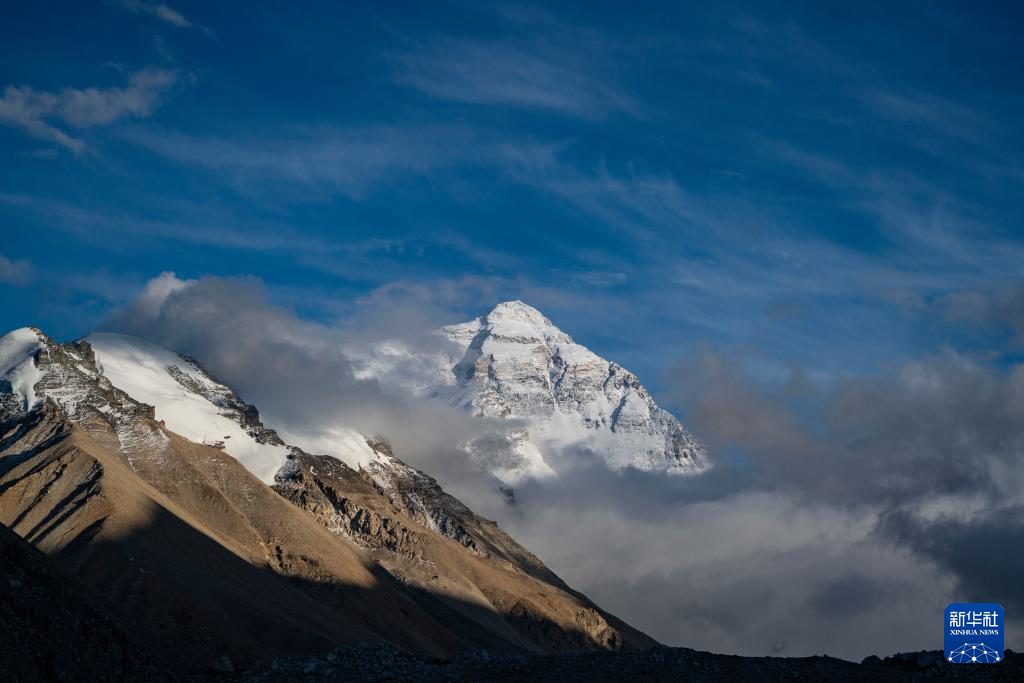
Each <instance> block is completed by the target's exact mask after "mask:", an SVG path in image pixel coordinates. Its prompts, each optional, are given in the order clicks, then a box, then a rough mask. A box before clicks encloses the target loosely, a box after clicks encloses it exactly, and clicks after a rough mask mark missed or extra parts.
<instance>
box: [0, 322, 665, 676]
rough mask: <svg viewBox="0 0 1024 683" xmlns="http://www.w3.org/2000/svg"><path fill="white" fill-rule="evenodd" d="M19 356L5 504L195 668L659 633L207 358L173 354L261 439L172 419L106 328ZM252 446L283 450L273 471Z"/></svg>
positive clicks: (376, 454)
mask: <svg viewBox="0 0 1024 683" xmlns="http://www.w3.org/2000/svg"><path fill="white" fill-rule="evenodd" d="M172 355H173V354H172ZM146 358H147V359H148V360H147V361H146V362H149V364H150V366H152V365H153V363H152V362H151V361H152V359H153V356H146ZM161 358H162V357H161ZM0 361H3V363H2V364H0V365H2V367H0V377H2V383H0V391H2V393H3V395H4V399H3V401H2V406H3V413H2V415H0V421H2V425H0V523H2V524H4V525H7V526H9V527H10V528H11V529H12V530H13V531H14V532H16V533H17V534H18V535H19V536H21V537H22V538H24V539H25V540H26V541H28V542H29V543H31V544H32V545H34V546H35V547H36V548H38V549H39V550H41V551H43V552H44V553H46V554H47V555H49V556H50V557H51V558H53V559H54V560H55V561H56V563H57V564H58V565H59V566H60V568H61V569H62V570H66V571H68V572H69V573H71V574H72V575H74V576H75V577H76V579H77V580H78V581H79V582H80V583H81V585H82V586H83V587H84V589H85V591H86V592H87V594H88V595H89V596H90V597H91V598H92V599H93V600H95V601H96V602H97V603H98V604H99V605H101V606H102V607H103V608H104V609H105V610H107V611H109V612H110V613H111V614H113V615H115V616H116V618H117V621H118V622H119V623H120V624H121V625H122V626H123V628H124V631H125V632H126V633H128V634H129V636H128V637H129V638H131V639H134V640H138V641H140V642H145V643H148V644H150V646H151V648H152V649H153V650H154V651H155V654H156V656H157V657H162V658H165V659H166V660H167V661H173V663H174V666H175V667H177V668H180V669H182V670H199V669H202V668H205V667H207V666H208V665H209V664H210V662H212V661H213V660H214V659H216V658H218V657H220V656H222V655H227V656H229V657H231V658H232V659H235V660H239V659H240V660H244V659H245V658H251V657H257V656H258V657H268V656H276V655H295V654H314V653H318V652H324V651H326V650H328V649H330V648H332V647H334V646H336V645H339V644H344V643H355V642H382V643H388V644H390V645H393V646H395V647H397V648H399V649H401V650H405V651H408V652H412V653H418V654H423V655H431V656H449V655H453V654H458V653H463V652H469V651H475V650H480V649H486V650H488V651H490V652H492V653H496V654H507V655H514V654H537V653H545V652H559V651H589V650H602V649H604V650H617V649H621V648H626V649H629V648H637V647H647V646H650V645H652V644H653V641H651V639H649V638H647V637H646V636H644V635H643V634H641V633H639V632H638V631H636V630H634V629H632V628H630V627H629V626H627V625H625V624H623V623H621V622H620V621H618V620H616V619H615V618H614V617H612V616H610V615H608V614H606V613H604V612H602V611H601V610H600V609H599V608H597V607H596V606H595V605H593V603H591V602H590V601H589V600H587V599H586V598H585V597H584V596H582V595H580V594H578V593H575V592H574V591H572V590H571V589H569V588H568V586H566V585H565V584H564V583H563V582H562V581H561V580H560V579H558V577H557V576H555V575H554V574H553V573H552V572H551V571H550V570H549V569H547V568H546V567H545V566H544V565H543V563H541V561H540V560H539V559H537V558H536V557H535V556H533V555H532V554H530V553H529V552H528V551H526V550H525V549H524V548H522V547H521V546H519V545H518V544H517V543H515V541H513V540H512V539H511V538H509V537H508V536H507V535H506V534H504V533H503V532H502V531H501V530H500V529H499V528H498V527H497V525H496V524H494V523H493V522H490V521H488V520H484V519H481V518H479V517H478V516H476V515H475V514H474V513H473V512H472V511H471V510H469V509H468V508H467V507H465V506H464V505H462V504H461V503H460V502H459V501H458V500H456V499H455V498H453V497H451V496H449V495H448V494H446V493H444V491H443V490H442V489H441V488H440V487H439V486H438V485H437V483H436V482H435V481H434V480H433V479H431V478H430V477H428V476H427V475H425V474H423V473H421V472H418V471H416V470H414V469H412V468H410V467H408V466H406V465H405V464H404V463H402V462H401V461H399V460H397V459H396V458H394V456H393V455H392V454H391V453H390V451H389V450H388V449H387V446H386V444H384V443H382V442H378V441H370V442H367V443H366V444H365V448H366V451H367V452H369V453H371V454H372V457H370V458H369V459H368V460H366V461H365V462H363V463H362V464H360V465H359V466H358V467H352V466H350V465H348V464H346V463H345V462H342V461H341V460H338V459H335V458H332V457H328V456H316V455H311V454H308V453H304V452H303V451H301V450H299V449H297V448H291V447H288V446H287V445H286V444H283V443H282V442H281V441H280V439H279V438H277V435H276V434H274V433H273V432H272V431H271V430H269V429H266V428H265V427H263V425H262V424H260V422H259V416H258V413H256V411H255V409H253V408H252V407H251V406H247V405H245V404H244V403H242V402H241V401H240V400H239V399H238V397H237V396H235V395H234V394H233V392H230V390H228V389H226V388H225V387H222V386H221V385H216V383H215V382H213V380H212V379H210V378H209V376H208V375H206V374H205V373H203V372H202V370H201V368H198V366H197V365H196V364H195V363H194V362H193V361H191V360H188V359H181V358H178V360H177V361H174V364H173V365H167V366H166V367H163V368H159V367H157V369H159V370H163V371H166V372H167V373H169V374H170V375H171V377H172V378H173V379H174V381H175V382H176V383H177V385H178V386H180V387H182V392H183V393H182V394H181V396H180V397H179V398H180V400H181V401H182V402H197V401H200V399H202V400H206V401H208V402H211V404H212V405H214V406H215V407H216V410H215V411H213V412H211V413H209V415H208V417H209V419H211V420H213V421H214V422H213V424H215V426H216V428H217V429H219V430H220V431H222V432H228V433H225V434H219V435H215V434H211V435H210V436H211V437H212V436H220V437H227V436H234V437H235V442H239V441H240V440H242V439H244V438H249V439H252V443H255V444H256V446H253V445H252V444H249V443H247V444H244V445H243V446H234V445H225V444H224V443H223V442H221V443H217V442H216V440H213V439H204V440H206V441H207V443H201V442H197V441H196V440H191V439H188V438H185V437H184V436H182V435H181V434H178V433H176V432H175V431H172V430H171V429H170V428H169V427H168V425H167V423H166V422H164V421H163V416H162V415H161V412H160V410H161V409H160V407H159V406H158V407H156V408H154V406H151V405H148V404H146V403H143V402H141V401H139V400H136V398H134V397H133V396H132V395H130V394H129V393H125V391H122V390H121V388H120V387H118V386H116V385H115V384H112V383H111V381H110V379H109V378H108V377H107V376H106V375H105V374H104V371H103V370H104V368H103V363H102V362H98V359H97V354H96V353H94V351H93V348H92V347H91V346H90V344H89V343H87V342H78V343H73V344H63V345H60V344H56V343H54V342H53V341H51V340H50V339H48V338H46V337H45V336H44V335H42V333H39V332H38V331H34V330H20V331H18V332H16V333H12V335H8V336H7V337H4V338H3V339H0ZM139 362H142V361H139ZM156 365H157V366H159V363H157V364H156ZM149 369H150V370H152V369H153V367H150V368H149ZM122 370H123V368H122ZM207 380H208V381H207ZM211 396H212V397H213V398H211ZM160 400H163V399H162V398H161V399H160ZM188 405H189V406H192V408H195V407H196V406H199V407H202V408H203V409H204V410H205V406H202V405H200V404H199V403H196V404H195V406H193V405H192V403H188ZM196 409H197V410H198V408H196ZM184 414H187V415H192V414H199V413H188V412H187V411H186V413H184ZM202 414H203V415H207V413H202ZM221 418H223V419H225V420H228V421H230V422H231V424H234V425H236V427H237V428H238V430H239V431H238V432H237V433H236V432H231V431H230V430H229V429H225V428H224V427H225V423H223V422H220V421H218V420H220V419H221ZM176 419H180V414H176ZM204 419H205V418H204ZM257 446H268V448H259V447H257ZM233 448H243V449H244V453H245V454H247V455H249V456H252V458H253V462H256V463H257V465H258V468H264V470H261V472H264V471H265V466H266V464H267V463H268V462H270V460H268V458H278V457H280V458H281V462H280V466H279V467H278V469H277V471H276V473H275V474H274V476H273V478H272V479H271V481H269V482H265V481H264V480H263V479H266V475H265V474H262V473H261V476H259V477H258V476H256V475H255V474H254V472H253V471H251V470H250V469H247V466H245V465H243V463H242V462H241V461H240V459H239V458H236V457H234V455H233V453H232V449H233ZM254 467H255V466H254ZM268 484H269V485H268Z"/></svg>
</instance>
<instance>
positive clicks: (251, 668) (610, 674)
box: [210, 645, 1024, 683]
mask: <svg viewBox="0 0 1024 683" xmlns="http://www.w3.org/2000/svg"><path fill="white" fill-rule="evenodd" d="M217 668H219V669H220V671H218V672H213V671H211V676H210V680H211V681H225V682H226V681H245V682H246V683H256V682H257V681H268V682H269V681H275V682H276V681H303V682H309V683H312V682H314V681H318V682H319V681H324V682H327V681H352V680H358V681H523V680H530V681H558V682H560V683H564V682H565V681H572V680H587V681H622V680H628V679H630V678H638V679H642V680H644V681H679V680H684V681H826V680H827V681H921V680H942V679H950V680H963V681H1024V655H1018V654H1015V653H1013V652H1011V651H1007V653H1006V658H1005V659H1004V661H1002V662H1000V663H998V664H976V665H975V664H950V663H948V662H946V660H945V659H944V658H943V657H942V653H941V652H940V651H934V652H912V653H901V654H898V655H893V656H892V657H887V658H885V659H879V658H877V657H869V658H867V659H866V660H865V661H864V662H863V663H860V664H858V663H855V662H848V661H845V660H842V659H836V658H834V657H787V658H782V657H739V656H735V655H716V654H711V653H708V652H698V651H696V650H689V649H686V648H670V647H656V648H653V649H650V650H644V651H639V652H619V653H590V654H567V655H550V656H543V657H524V658H517V659H499V658H492V657H489V656H487V654H486V653H479V654H477V655H474V656H470V657H463V658H460V659H455V660H443V659H430V658H424V657H416V656H413V655H407V654H403V653H400V652H397V651H395V650H393V649H391V648H389V647H387V646H376V645H375V646H370V645H367V646H356V647H347V648H339V649H337V650H334V651H333V652H331V653H329V654H326V655H323V656H320V657H314V658H300V659H287V660H272V661H269V662H249V663H239V664H238V665H237V667H236V665H235V663H233V662H230V661H228V660H226V659H221V660H220V661H219V662H217Z"/></svg>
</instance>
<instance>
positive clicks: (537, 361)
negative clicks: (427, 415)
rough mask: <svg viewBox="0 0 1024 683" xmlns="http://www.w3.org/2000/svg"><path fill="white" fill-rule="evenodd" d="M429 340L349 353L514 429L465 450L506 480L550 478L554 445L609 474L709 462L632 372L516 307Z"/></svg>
mask: <svg viewBox="0 0 1024 683" xmlns="http://www.w3.org/2000/svg"><path fill="white" fill-rule="evenodd" d="M438 335H439V336H440V337H441V338H442V339H444V340H445V341H446V342H447V345H446V347H447V348H446V350H445V351H444V352H436V351H431V352H428V353H424V352H420V351H417V350H414V349H411V348H409V347H408V346H406V345H402V344H400V343H397V342H388V343H384V344H380V345H378V346H376V347H375V348H373V349H371V350H369V351H366V350H364V351H362V352H356V353H354V354H353V355H354V358H355V361H356V363H357V364H358V365H359V367H360V370H361V373H362V376H364V377H374V378H378V379H380V380H382V381H384V382H391V383H398V384H400V385H402V386H404V388H405V389H407V390H408V391H411V392H413V393H415V394H417V395H420V396H424V397H433V398H438V399H441V400H443V401H446V402H448V403H450V404H452V405H455V406H459V407H462V408H464V409H465V410H467V411H469V412H471V413H473V414H474V415H478V416H480V417H490V418H505V419H508V420H511V421H513V422H514V423H515V424H516V425H521V427H518V428H513V429H509V430H505V431H503V432H502V433H500V434H497V435H494V436H492V437H486V438H482V439H478V440H476V441H475V442H473V443H469V444H467V445H466V449H467V451H468V453H469V454H470V455H471V456H476V457H478V458H479V459H480V460H483V461H486V462H488V463H491V464H492V473H493V474H494V475H495V476H497V477H498V478H499V479H500V480H502V481H504V482H506V483H509V484H514V483H516V481H518V480H520V479H521V478H522V477H525V476H532V477H542V478H543V477H547V476H553V475H554V474H555V470H556V469H557V467H555V466H553V465H554V463H553V462H552V461H553V459H554V456H555V454H556V453H558V452H559V451H561V450H563V449H573V450H576V451H581V452H587V453H590V454H591V455H593V456H594V457H599V458H602V459H603V460H604V461H605V462H606V463H607V464H608V465H609V466H610V467H611V468H613V469H623V468H627V467H632V468H636V469H640V470H648V471H663V472H666V473H669V474H693V473H698V472H701V471H703V470H705V469H707V467H708V466H709V462H708V457H707V452H706V450H705V448H704V447H703V446H702V445H701V444H700V443H699V442H698V441H697V440H696V439H695V438H694V437H693V435H692V434H690V432H688V431H687V430H686V428H685V427H683V425H682V424H681V423H680V422H679V420H677V419H676V418H675V417H673V416H672V415H671V414H670V413H668V412H667V411H665V410H663V409H661V408H660V407H659V406H658V405H657V403H655V401H654V399H653V398H652V397H651V395H650V393H649V392H648V391H647V389H645V388H644V386H643V384H641V383H640V380H639V379H637V377H636V375H634V374H633V373H631V372H629V371H628V370H626V369H625V368H623V367H622V366H620V365H618V364H617V363H614V362H611V361H608V360H605V359H603V358H601V357H599V356H597V355H596V354H594V353H593V352H592V351H590V350H589V349H587V348H586V347H584V346H582V345H581V344H577V343H576V342H575V341H573V339H572V338H571V337H570V336H569V335H568V334H566V333H565V332H563V331H562V330H560V329H558V327H556V326H555V325H554V323H552V322H551V321H550V320H549V319H548V318H546V317H545V316H544V315H543V314H542V313H541V312H540V311H538V310H537V309H535V308H533V307H531V306H528V305H527V304H525V303H523V302H522V301H506V302H504V303H500V304H498V305H497V306H495V307H494V309H493V310H492V311H491V312H489V313H487V314H486V315H484V316H481V317H479V318H477V319H475V320H471V321H469V322H465V323H462V324H458V325H451V326H448V327H444V328H442V329H441V330H440V331H439V332H438Z"/></svg>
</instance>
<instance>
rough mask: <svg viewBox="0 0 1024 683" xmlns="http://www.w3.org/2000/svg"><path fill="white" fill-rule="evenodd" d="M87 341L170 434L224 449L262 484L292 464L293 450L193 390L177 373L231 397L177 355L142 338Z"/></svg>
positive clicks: (109, 373) (105, 369) (107, 371)
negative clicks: (265, 438)
mask: <svg viewBox="0 0 1024 683" xmlns="http://www.w3.org/2000/svg"><path fill="white" fill-rule="evenodd" d="M86 341H87V342H89V344H90V345H91V346H92V348H93V351H94V352H95V354H96V365H97V367H98V368H99V369H100V372H102V373H103V375H104V376H105V377H106V378H107V379H108V380H110V383H111V384H113V385H114V386H115V387H117V388H118V389H120V390H121V391H123V392H125V393H126V394H128V395H129V396H131V397H132V398H134V399H135V400H136V401H140V402H142V403H146V404H149V405H151V406H153V407H154V408H155V409H156V419H158V420H163V421H164V424H165V425H166V426H167V428H168V429H170V430H171V431H173V432H176V433H177V434H180V435H181V436H183V437H185V438H186V439H189V440H190V441H195V442H196V443H205V444H207V445H211V446H217V447H221V446H222V447H223V449H224V452H225V453H227V454H229V455H231V456H232V457H234V458H235V459H236V460H238V461H239V462H240V463H242V465H243V466H245V468H246V469H247V470H249V471H250V472H252V473H253V474H254V475H256V477H258V478H259V479H260V480H261V481H262V482H264V483H265V484H272V483H274V475H275V474H276V473H277V471H278V470H280V469H281V467H282V466H283V465H284V464H285V461H286V460H287V456H288V454H289V450H288V448H287V447H286V446H278V445H273V444H264V443H259V442H258V441H256V439H255V438H253V437H252V436H251V435H250V434H249V433H248V432H246V431H245V430H244V429H243V428H242V426H241V425H239V424H238V423H237V422H235V421H234V420H232V419H231V418H229V417H226V416H225V415H223V414H221V408H219V407H218V406H216V405H215V404H214V403H212V402H211V401H210V400H209V399H207V398H205V397H204V396H201V395H199V394H197V393H194V392H191V391H188V390H187V389H186V388H185V387H183V386H182V383H181V382H180V381H179V380H176V379H175V377H174V376H172V374H171V373H172V372H174V373H175V374H178V373H180V375H183V376H185V377H187V378H188V380H190V381H194V382H195V383H196V385H197V386H203V387H206V388H209V389H211V390H213V391H214V392H215V393H217V392H227V391H228V390H227V388H226V387H223V386H222V385H220V384H217V383H216V382H214V381H213V380H211V379H210V378H209V377H207V376H206V375H205V373H203V372H201V371H200V370H199V369H198V368H196V366H195V365H193V364H192V363H189V362H188V361H186V360H185V359H183V358H182V357H181V356H179V355H178V354H176V353H174V352H173V351H169V350H167V349H165V348H163V347H161V346H157V345H156V344H152V343H150V342H147V341H144V340H142V339H138V338H136V337H129V336H126V335H120V334H92V335H90V336H89V337H87V338H86ZM172 368H173V370H172Z"/></svg>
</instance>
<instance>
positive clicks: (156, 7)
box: [117, 0, 207, 31]
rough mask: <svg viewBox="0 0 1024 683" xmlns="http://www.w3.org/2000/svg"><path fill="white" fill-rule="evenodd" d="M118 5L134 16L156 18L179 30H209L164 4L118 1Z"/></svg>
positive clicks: (134, 0) (132, 0)
mask: <svg viewBox="0 0 1024 683" xmlns="http://www.w3.org/2000/svg"><path fill="white" fill-rule="evenodd" d="M117 5H119V6H120V7H121V8H123V9H125V10H127V11H129V12H131V13H132V14H141V15H147V16H151V17H154V18H156V19H159V20H160V21H162V22H164V23H165V24H169V25H171V26H174V27H177V28H199V29H201V30H203V31H207V29H206V28H205V27H203V26H199V25H198V24H195V23H193V22H191V21H190V20H188V19H187V18H185V15H183V14H182V13H181V12H179V11H178V10H176V9H173V8H171V7H168V6H167V5H165V4H163V3H162V2H143V0H117Z"/></svg>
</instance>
